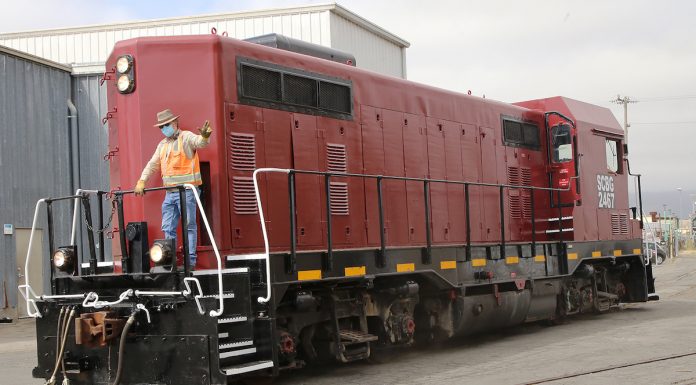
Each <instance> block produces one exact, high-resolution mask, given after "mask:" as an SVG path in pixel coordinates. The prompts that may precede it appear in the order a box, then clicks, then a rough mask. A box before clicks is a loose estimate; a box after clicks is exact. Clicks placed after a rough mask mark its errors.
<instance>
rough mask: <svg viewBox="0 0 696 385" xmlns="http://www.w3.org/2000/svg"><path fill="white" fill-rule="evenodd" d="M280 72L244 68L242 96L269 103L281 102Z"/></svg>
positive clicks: (250, 67) (249, 67)
mask: <svg viewBox="0 0 696 385" xmlns="http://www.w3.org/2000/svg"><path fill="white" fill-rule="evenodd" d="M280 92H281V86H280V72H277V71H271V70H267V69H263V68H258V67H252V66H246V65H245V66H242V94H243V95H244V96H246V97H250V98H256V99H263V100H268V101H274V102H279V101H281V97H282V95H281V93H280Z"/></svg>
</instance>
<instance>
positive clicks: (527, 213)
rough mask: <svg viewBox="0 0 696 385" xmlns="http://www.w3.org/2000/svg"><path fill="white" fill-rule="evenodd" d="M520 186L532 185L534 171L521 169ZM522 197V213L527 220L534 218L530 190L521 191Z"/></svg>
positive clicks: (525, 168) (527, 168) (526, 168)
mask: <svg viewBox="0 0 696 385" xmlns="http://www.w3.org/2000/svg"><path fill="white" fill-rule="evenodd" d="M520 184H521V185H522V186H531V185H532V169H531V168H529V167H520ZM520 194H521V195H522V213H523V214H524V217H525V218H531V217H532V193H531V191H529V190H522V191H520Z"/></svg>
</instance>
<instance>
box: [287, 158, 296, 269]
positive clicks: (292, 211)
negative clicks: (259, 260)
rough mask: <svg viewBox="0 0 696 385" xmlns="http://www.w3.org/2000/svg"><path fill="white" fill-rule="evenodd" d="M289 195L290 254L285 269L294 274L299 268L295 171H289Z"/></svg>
mask: <svg viewBox="0 0 696 385" xmlns="http://www.w3.org/2000/svg"><path fill="white" fill-rule="evenodd" d="M288 196H289V199H288V200H289V202H288V203H289V204H290V205H289V207H290V256H289V259H288V261H287V264H286V265H285V271H286V272H287V273H288V274H292V273H294V272H295V271H296V270H297V223H296V218H295V211H296V208H295V171H290V172H289V173H288Z"/></svg>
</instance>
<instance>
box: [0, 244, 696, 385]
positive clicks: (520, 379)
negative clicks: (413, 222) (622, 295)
mask: <svg viewBox="0 0 696 385" xmlns="http://www.w3.org/2000/svg"><path fill="white" fill-rule="evenodd" d="M655 274H656V277H657V280H658V281H657V286H658V292H659V293H660V295H661V300H660V301H659V302H651V303H647V304H638V305H629V306H625V307H624V308H623V309H621V310H617V311H614V312H611V313H609V314H603V315H601V316H590V315H587V316H580V317H574V318H571V319H570V321H569V322H567V323H566V324H564V325H561V326H555V327H547V326H541V325H537V324H529V325H523V326H520V327H517V328H513V329H507V330H503V331H500V332H497V333H490V334H487V335H484V336H479V337H476V338H467V339H460V340H457V341H452V342H448V343H446V344H442V345H439V346H432V347H429V348H428V349H412V350H409V351H405V352H403V353H401V354H398V355H397V356H396V357H395V358H394V359H393V360H392V361H391V362H389V363H386V364H380V365H371V364H367V363H354V364H350V365H335V366H334V365H332V366H324V367H321V368H310V369H304V370H300V371H297V372H294V373H285V374H284V375H283V376H282V377H281V378H280V379H279V380H278V381H276V383H277V384H284V385H289V384H325V383H340V384H341V385H351V384H368V383H371V384H462V383H471V384H523V383H543V384H554V385H556V384H612V385H616V384H673V385H677V384H678V385H682V384H696V253H689V254H683V255H682V256H680V257H679V258H676V259H674V260H671V261H667V262H666V263H665V264H664V265H662V266H658V267H657V268H656V269H655ZM33 339H34V330H33V323H32V321H28V320H24V321H20V322H19V323H17V324H14V325H2V324H0V362H1V363H2V364H1V365H0V384H13V385H14V384H20V385H21V384H42V381H39V380H36V379H32V378H31V368H32V367H33V366H34V364H35V362H36V357H35V355H36V353H35V351H34V340H33ZM691 353H694V354H691ZM677 354H691V355H685V356H683V357H681V358H671V359H665V360H661V361H654V362H649V363H642V364H641V363H640V362H641V361H653V360H654V359H656V358H661V357H669V356H673V355H677ZM621 365H632V366H625V367H623V368H614V367H616V366H621ZM602 369H606V370H603V371H602ZM592 371H594V372H595V373H593V374H581V373H588V372H592ZM569 374H580V375H578V376H576V377H571V378H564V379H559V380H551V379H552V378H555V377H560V376H566V375H569ZM545 380H548V381H545Z"/></svg>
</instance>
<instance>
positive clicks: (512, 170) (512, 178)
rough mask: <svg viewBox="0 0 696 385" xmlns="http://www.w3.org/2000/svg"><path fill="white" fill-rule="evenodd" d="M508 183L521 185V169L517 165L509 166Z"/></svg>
mask: <svg viewBox="0 0 696 385" xmlns="http://www.w3.org/2000/svg"><path fill="white" fill-rule="evenodd" d="M508 184H511V185H513V186H519V184H520V169H518V168H517V167H508Z"/></svg>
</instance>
